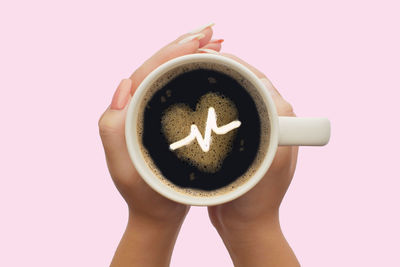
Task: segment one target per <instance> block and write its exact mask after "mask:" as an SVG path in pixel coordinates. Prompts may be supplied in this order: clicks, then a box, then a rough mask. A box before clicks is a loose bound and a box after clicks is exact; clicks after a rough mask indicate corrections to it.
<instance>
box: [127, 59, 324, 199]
mask: <svg viewBox="0 0 400 267" xmlns="http://www.w3.org/2000/svg"><path fill="white" fill-rule="evenodd" d="M125 137H126V144H127V148H128V152H129V155H130V158H131V160H132V162H133V164H134V166H135V168H136V169H137V171H138V173H139V174H140V175H141V177H142V178H143V179H144V181H145V182H146V183H147V184H148V185H149V186H150V187H151V188H152V189H154V190H155V191H156V192H158V193H160V194H161V195H163V196H165V197H166V198H169V199H171V200H173V201H176V202H179V203H183V204H187V205H196V206H212V205H218V204H222V203H225V202H228V201H231V200H233V199H236V198H238V197H240V196H242V195H243V194H245V193H246V192H247V191H249V190H250V189H251V188H253V187H254V186H256V184H257V183H258V182H259V181H260V180H261V179H262V178H263V176H264V175H265V173H266V172H267V171H268V168H269V167H270V165H271V163H272V161H273V159H274V156H275V154H276V151H277V148H278V146H323V145H325V144H327V143H328V141H329V138H330V122H329V120H328V119H327V118H322V117H307V118H302V117H284V116H278V114H277V110H276V107H275V104H274V102H273V100H272V97H271V95H270V93H269V92H268V90H267V89H266V88H265V85H264V83H263V82H262V81H261V80H260V79H259V78H258V77H257V76H256V75H255V74H254V73H253V72H252V71H250V70H249V69H248V68H247V67H245V66H244V65H242V64H240V63H238V62H236V61H234V60H232V59H230V58H227V57H224V56H221V55H214V54H192V55H186V56H182V57H178V58H175V59H172V60H170V61H168V62H166V63H164V64H162V65H161V66H159V67H158V68H156V69H155V70H154V71H152V72H151V73H150V74H149V75H148V76H147V77H146V78H145V79H144V80H143V82H142V83H141V84H140V85H139V87H138V88H137V90H136V92H135V93H134V95H133V97H132V99H131V102H130V104H129V107H128V110H127V116H126V122H125Z"/></svg>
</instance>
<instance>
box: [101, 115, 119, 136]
mask: <svg viewBox="0 0 400 267" xmlns="http://www.w3.org/2000/svg"><path fill="white" fill-rule="evenodd" d="M98 127H99V133H100V136H101V137H104V136H109V135H112V134H114V133H116V132H117V130H116V127H115V125H114V123H113V121H112V120H110V119H109V118H108V116H107V111H106V112H104V113H103V115H102V116H101V117H100V119H99V121H98Z"/></svg>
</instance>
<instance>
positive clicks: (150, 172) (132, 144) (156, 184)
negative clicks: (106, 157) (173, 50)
mask: <svg viewBox="0 0 400 267" xmlns="http://www.w3.org/2000/svg"><path fill="white" fill-rule="evenodd" d="M194 64H202V66H203V67H204V66H205V67H207V65H208V64H210V66H211V65H213V66H215V65H218V66H220V67H222V68H224V69H225V70H224V71H223V72H229V71H232V72H235V73H238V74H240V76H241V79H242V81H243V82H247V83H249V86H251V88H252V90H254V92H253V93H254V95H255V96H256V98H257V99H258V100H257V101H260V103H261V104H260V105H264V107H265V109H266V110H267V113H266V114H267V117H268V118H260V119H261V120H264V121H266V123H268V128H269V132H268V136H269V138H268V144H266V147H267V148H266V151H265V155H263V156H262V158H261V159H260V163H259V166H258V167H257V168H256V170H255V171H254V173H253V174H252V176H251V178H248V179H247V180H246V181H245V182H243V183H240V184H237V185H236V186H234V188H233V189H230V190H225V191H224V192H223V193H215V194H201V192H200V193H199V194H187V193H185V191H186V190H192V189H182V190H181V189H179V188H177V187H176V186H171V184H168V183H166V182H165V181H162V180H161V179H160V178H159V175H160V173H157V170H156V169H155V168H154V166H151V164H149V160H146V158H145V155H144V153H143V150H142V147H141V145H140V140H139V139H140V137H139V136H138V134H137V133H138V122H139V120H140V116H141V110H142V108H143V106H142V105H143V103H144V102H145V101H146V99H147V98H148V95H149V92H150V91H151V90H152V86H153V85H154V84H155V83H156V82H159V81H160V79H172V78H173V77H171V75H170V74H171V73H174V70H175V69H183V70H184V69H185V68H187V67H190V66H194ZM125 135H126V143H127V147H128V152H129V155H130V157H131V160H132V162H133V164H134V165H135V167H136V169H137V171H138V172H139V174H140V175H141V177H142V178H143V179H144V180H145V181H146V183H147V184H149V186H150V187H152V188H153V189H154V190H155V191H157V192H158V193H160V194H161V195H163V196H165V197H167V198H169V199H171V200H173V201H176V202H180V203H183V204H187V205H196V206H211V205H218V204H222V203H225V202H228V201H231V200H233V199H235V198H237V197H239V196H241V195H243V194H244V193H246V192H247V191H249V190H250V189H251V188H253V187H254V186H255V185H256V184H257V183H258V182H259V181H260V180H261V179H262V177H263V176H264V174H265V172H266V171H267V170H268V168H269V166H270V164H271V163H272V159H273V157H274V155H275V153H276V149H277V146H278V116H277V113H276V109H275V105H274V103H273V101H272V98H271V97H270V95H269V93H268V91H267V90H266V88H265V87H264V85H263V83H262V82H261V81H260V80H259V79H258V78H257V77H256V75H255V74H254V73H252V72H251V71H250V70H248V69H247V68H246V67H245V66H243V65H242V64H240V63H238V62H236V61H234V60H232V59H230V58H226V57H223V56H219V55H211V54H194V55H187V56H183V57H179V58H175V59H173V60H171V61H168V62H166V63H164V64H163V65H161V66H159V67H158V68H157V69H156V70H154V71H153V72H152V73H150V74H149V75H148V76H147V77H146V78H145V80H144V81H143V82H142V83H141V84H140V86H139V87H138V88H137V90H136V92H135V94H134V96H133V98H132V100H131V102H130V104H129V107H128V112H127V117H126V123H125Z"/></svg>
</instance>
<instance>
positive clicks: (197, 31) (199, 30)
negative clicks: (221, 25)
mask: <svg viewBox="0 0 400 267" xmlns="http://www.w3.org/2000/svg"><path fill="white" fill-rule="evenodd" d="M214 25H215V23H214V22H211V23H208V24H206V25H204V26H201V27H199V28H197V29H194V30H193V31H190V32H189V33H190V34H195V33H199V32H201V31H203V30H205V29H207V28H209V27H212V26H214Z"/></svg>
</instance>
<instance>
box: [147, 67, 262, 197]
mask: <svg viewBox="0 0 400 267" xmlns="http://www.w3.org/2000/svg"><path fill="white" fill-rule="evenodd" d="M210 108H212V110H210ZM210 112H211V113H210ZM213 112H214V113H213ZM213 115H215V121H216V126H217V128H218V127H221V128H220V129H222V127H223V126H224V125H228V126H229V125H230V123H234V122H235V121H236V124H235V127H231V128H232V129H231V128H229V129H228V130H227V131H226V133H223V134H217V133H216V132H215V131H214V130H211V136H210V142H209V150H208V151H204V149H202V148H201V146H200V143H199V139H194V140H192V141H190V142H189V143H188V144H186V145H183V146H181V147H179V148H176V149H171V148H170V146H171V144H173V143H174V142H177V141H179V140H182V139H184V138H185V137H188V136H189V135H190V134H191V130H193V129H192V128H193V125H195V126H196V127H197V129H198V132H199V134H201V136H200V135H198V137H199V138H200V137H201V138H202V139H200V141H202V140H203V141H204V144H206V143H207V142H205V141H207V140H205V137H206V134H205V130H206V126H207V122H208V119H209V121H211V120H210V118H213ZM237 121H238V122H240V123H237ZM142 124H143V125H142V127H141V129H142V134H141V140H142V144H143V147H144V148H145V150H146V151H147V154H148V156H149V157H150V158H151V160H152V163H153V165H154V166H155V167H156V168H157V169H158V172H159V173H161V174H162V176H163V178H165V179H167V180H168V181H170V182H171V183H172V184H174V185H176V186H179V187H183V188H193V189H199V190H206V191H210V190H216V189H219V188H222V187H226V186H227V185H229V184H231V183H232V182H234V181H235V180H236V179H238V178H239V177H240V176H242V175H244V174H245V173H246V172H248V171H249V168H250V166H251V165H252V163H253V161H254V159H255V157H256V156H257V154H258V153H259V150H260V127H261V126H260V118H259V113H258V112H257V108H256V104H255V103H254V101H253V99H252V97H251V96H250V95H249V93H248V92H247V91H246V89H245V88H243V87H242V85H240V84H239V83H238V82H237V81H236V80H235V79H233V78H232V77H230V76H228V75H226V74H225V73H222V72H219V71H214V70H208V69H201V68H200V69H195V70H191V71H188V72H185V73H182V74H180V75H178V76H177V77H175V78H174V79H172V80H171V81H169V82H167V83H166V84H165V85H163V86H162V87H161V88H160V89H159V90H157V91H156V92H155V93H154V94H153V95H152V96H151V98H150V99H149V100H148V102H147V104H146V106H145V107H144V111H143V120H142ZM238 125H240V126H238ZM232 126H233V124H232Z"/></svg>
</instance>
